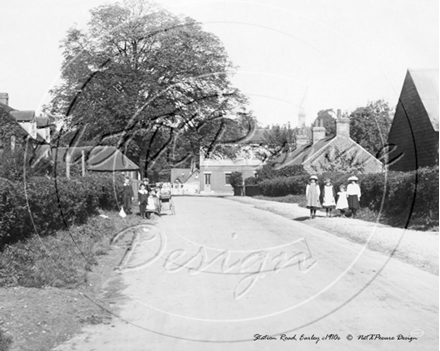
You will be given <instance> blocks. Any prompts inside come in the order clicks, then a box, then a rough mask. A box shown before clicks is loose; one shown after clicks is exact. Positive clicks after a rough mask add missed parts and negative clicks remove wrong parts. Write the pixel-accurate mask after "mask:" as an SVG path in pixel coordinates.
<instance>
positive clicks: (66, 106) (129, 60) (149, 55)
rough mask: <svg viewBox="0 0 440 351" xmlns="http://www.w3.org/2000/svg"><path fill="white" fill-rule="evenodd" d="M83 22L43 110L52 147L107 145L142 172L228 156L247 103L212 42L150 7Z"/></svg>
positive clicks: (116, 10) (99, 14)
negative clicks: (55, 129) (55, 133)
mask: <svg viewBox="0 0 440 351" xmlns="http://www.w3.org/2000/svg"><path fill="white" fill-rule="evenodd" d="M91 15H92V16H91V21H90V22H89V26H88V29H87V31H82V30H79V29H77V28H72V29H70V30H69V31H68V33H67V36H66V38H65V39H64V40H63V41H62V48H63V55H64V62H63V70H62V78H63V83H62V84H61V85H60V86H59V87H57V88H55V89H54V90H52V95H53V99H52V101H51V104H50V105H49V106H48V107H47V111H49V112H50V113H52V115H55V116H59V118H63V120H64V121H65V127H64V129H63V131H62V133H60V136H59V137H60V138H59V139H56V140H55V143H57V142H60V140H61V141H62V142H65V143H69V144H71V143H73V142H74V139H75V138H78V135H80V136H81V140H82V143H83V144H84V143H87V144H92V145H102V144H110V145H115V146H117V147H118V148H120V149H124V150H125V153H126V154H127V155H128V156H129V157H131V158H134V159H136V160H137V161H138V163H139V165H140V168H141V170H142V172H143V171H144V169H145V170H146V169H151V168H152V167H154V165H155V164H156V163H157V162H158V160H160V159H161V158H164V157H165V158H166V160H167V162H168V163H173V164H179V163H181V162H184V161H185V160H187V159H188V157H191V156H197V155H198V153H199V151H200V150H202V151H203V152H205V153H206V154H207V155H210V156H212V155H215V154H216V153H220V154H221V153H222V152H227V151H231V150H230V149H233V148H232V147H231V146H230V145H232V142H233V141H234V140H236V139H237V138H240V137H241V135H239V132H242V131H243V128H236V121H237V117H236V116H237V113H238V112H239V111H242V113H244V114H246V112H243V106H244V105H245V104H246V98H245V97H244V96H243V95H242V94H241V93H240V91H239V90H238V89H235V88H234V87H233V86H232V84H231V82H230V76H231V74H233V72H234V66H233V65H232V63H231V62H230V60H229V59H228V57H227V54H226V51H225V49H224V47H223V45H222V44H221V42H220V41H219V39H218V38H217V37H215V36H214V35H212V34H210V33H207V32H205V31H203V30H202V28H201V26H200V24H198V23H197V22H195V21H194V20H193V19H191V18H189V17H183V16H175V15H173V14H171V13H169V12H168V11H166V10H164V9H163V8H161V7H160V6H158V5H157V4H155V3H153V2H150V1H148V0H145V1H142V0H136V1H125V2H124V4H122V5H121V4H119V3H116V4H113V5H104V6H100V7H98V8H96V9H93V10H92V11H91ZM244 129H245V130H246V128H244ZM248 129H249V128H248ZM66 131H67V132H70V134H65V132H66ZM72 133H73V134H74V135H76V137H75V138H71V137H70V138H69V137H67V136H72V135H73V134H72ZM78 133H79V134H78ZM63 136H64V139H63ZM225 141H226V142H225ZM225 145H229V147H228V146H225Z"/></svg>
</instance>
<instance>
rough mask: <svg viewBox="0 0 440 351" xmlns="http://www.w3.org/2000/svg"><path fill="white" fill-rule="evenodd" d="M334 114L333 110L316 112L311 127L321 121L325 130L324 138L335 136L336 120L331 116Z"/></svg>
mask: <svg viewBox="0 0 440 351" xmlns="http://www.w3.org/2000/svg"><path fill="white" fill-rule="evenodd" d="M332 114H334V111H333V109H326V110H321V111H319V112H318V116H317V117H316V119H315V121H314V122H313V125H316V122H318V121H322V122H323V125H324V128H325V136H335V135H336V119H335V118H334V117H333V116H332Z"/></svg>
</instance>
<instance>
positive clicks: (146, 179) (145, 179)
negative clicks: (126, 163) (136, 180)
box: [142, 178, 150, 182]
mask: <svg viewBox="0 0 440 351" xmlns="http://www.w3.org/2000/svg"><path fill="white" fill-rule="evenodd" d="M142 180H143V181H144V182H145V181H147V182H149V181H150V179H148V178H144V179H142Z"/></svg>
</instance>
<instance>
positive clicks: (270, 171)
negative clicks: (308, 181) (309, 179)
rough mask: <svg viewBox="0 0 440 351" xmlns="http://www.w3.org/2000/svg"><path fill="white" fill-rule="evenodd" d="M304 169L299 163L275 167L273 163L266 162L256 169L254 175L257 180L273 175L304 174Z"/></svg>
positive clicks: (269, 177)
mask: <svg viewBox="0 0 440 351" xmlns="http://www.w3.org/2000/svg"><path fill="white" fill-rule="evenodd" d="M305 173H306V171H305V170H304V167H303V166H301V165H295V166H286V167H282V168H280V169H276V168H275V167H274V165H273V163H266V164H264V165H263V166H262V167H260V168H259V169H258V170H257V173H256V177H257V179H258V182H260V181H262V180H265V179H272V178H275V177H292V176H295V175H301V174H305Z"/></svg>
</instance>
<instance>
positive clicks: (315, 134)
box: [312, 120, 325, 144]
mask: <svg viewBox="0 0 440 351" xmlns="http://www.w3.org/2000/svg"><path fill="white" fill-rule="evenodd" d="M315 124H316V126H315V127H313V128H312V138H313V144H314V143H316V142H317V141H319V140H321V139H324V138H325V128H324V126H323V121H322V120H318V121H316V123H315Z"/></svg>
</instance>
